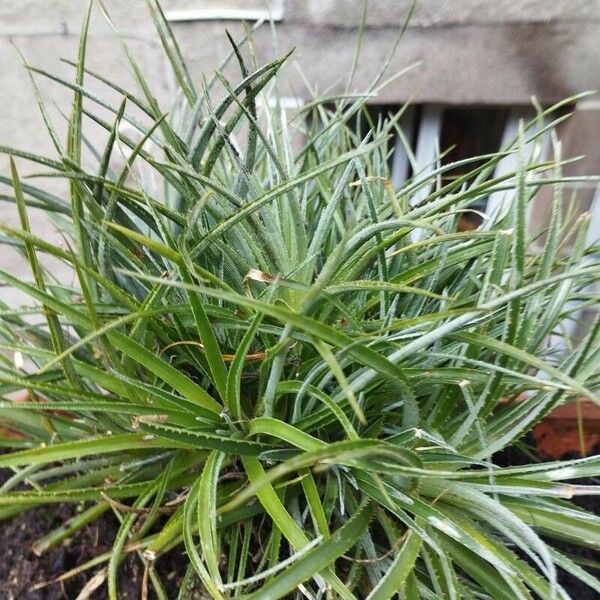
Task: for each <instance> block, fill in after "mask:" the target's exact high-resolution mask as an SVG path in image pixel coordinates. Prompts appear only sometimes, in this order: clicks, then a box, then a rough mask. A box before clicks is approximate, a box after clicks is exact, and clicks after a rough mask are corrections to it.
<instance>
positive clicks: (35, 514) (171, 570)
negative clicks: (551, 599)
mask: <svg viewBox="0 0 600 600" xmlns="http://www.w3.org/2000/svg"><path fill="white" fill-rule="evenodd" d="M597 450H598V449H597ZM494 459H495V462H497V463H498V464H504V465H518V464H524V463H528V462H530V461H531V459H530V458H529V457H527V455H526V454H525V453H524V452H522V451H521V450H519V449H517V448H511V449H508V450H505V451H503V452H502V453H500V454H499V455H497V456H495V457H494ZM3 475H5V473H2V471H1V470H0V483H1V482H2V481H3V480H4V479H5V477H3ZM581 483H592V482H591V481H589V482H584V481H581ZM594 483H597V481H594ZM595 500H597V498H594V497H583V498H575V499H574V501H575V502H577V503H578V504H580V505H581V506H583V507H585V508H586V509H588V510H590V511H593V512H597V513H598V512H599V508H600V507H599V506H598V505H597V502H595ZM76 510H77V507H76V506H74V505H70V504H57V505H48V506H45V507H41V508H37V509H33V510H28V511H26V512H24V513H23V514H21V515H18V516H16V517H13V518H12V519H9V520H7V521H0V600H60V599H64V600H75V599H76V598H77V596H78V594H79V592H80V591H81V590H82V588H83V587H84V586H85V584H86V583H87V582H88V581H89V580H90V579H91V578H92V577H93V576H94V575H95V574H96V573H98V571H99V570H101V569H102V567H103V566H105V563H103V564H102V565H99V566H96V567H94V568H92V569H89V570H87V571H84V572H82V573H79V574H77V575H75V576H74V577H71V578H69V579H67V580H65V581H62V582H59V583H53V584H50V585H48V586H45V587H43V588H41V589H35V590H34V589H32V588H33V587H34V586H35V585H36V584H39V583H43V582H49V581H52V580H54V579H55V578H57V577H59V576H60V575H62V574H63V573H65V572H66V571H69V570H70V569H74V568H76V567H78V566H80V565H82V564H84V563H85V562H87V561H89V560H91V559H92V558H95V557H96V556H98V555H100V554H103V553H105V552H108V551H109V550H110V548H111V544H112V541H113V539H114V537H115V535H116V533H117V529H118V521H117V519H116V518H115V517H114V515H113V514H112V513H110V512H107V513H105V514H104V515H103V516H102V517H100V518H99V519H98V520H96V521H95V522H93V523H91V524H90V525H88V526H87V527H85V528H83V529H82V530H81V531H79V532H78V533H77V534H76V535H74V536H72V537H71V538H70V539H67V540H65V541H64V542H63V543H62V544H60V545H58V546H56V547H54V548H52V549H50V550H48V551H47V552H45V553H43V554H42V555H41V556H36V555H35V554H34V553H33V551H32V545H33V543H34V542H35V541H36V540H37V539H38V538H40V537H41V536H43V535H44V534H46V533H48V532H49V531H51V530H52V529H54V528H56V527H58V526H60V525H61V524H63V523H64V522H65V521H66V520H67V519H69V518H70V517H72V516H73V515H74V514H75V511H76ZM552 544H553V545H554V546H555V547H557V548H558V549H560V550H562V551H563V552H565V553H566V554H568V555H571V556H580V557H584V558H589V559H592V560H597V556H596V553H595V552H594V551H592V550H586V549H582V548H580V547H575V546H572V545H570V544H568V543H564V542H557V541H556V540H552ZM183 553H184V549H183V547H181V548H177V549H175V550H173V551H171V552H170V553H169V554H168V555H167V556H165V557H163V558H161V559H159V560H158V562H157V564H156V570H157V573H158V574H159V576H160V578H161V580H162V582H163V584H164V585H165V587H166V591H167V595H168V597H169V598H177V595H178V591H179V587H180V585H181V581H182V577H183V574H184V571H185V566H186V565H187V559H185V558H184V557H183ZM595 575H599V573H595ZM143 578H144V567H143V565H142V562H141V560H140V559H139V558H138V556H137V555H136V554H134V553H132V554H129V555H128V556H127V558H126V559H125V560H124V561H123V563H122V565H121V568H120V571H119V599H120V600H134V599H135V600H138V599H139V598H140V597H141V593H142V587H143ZM559 579H560V583H561V584H562V585H563V586H564V587H565V589H566V590H567V591H568V593H569V594H570V595H571V597H572V598H576V599H577V600H596V598H597V595H596V593H595V592H594V591H593V590H591V589H590V588H589V587H587V586H586V585H584V584H583V583H581V582H580V581H578V580H577V579H575V578H573V577H571V576H570V575H569V574H568V573H563V572H561V573H560V576H559ZM148 592H149V593H148V599H149V600H151V599H152V598H154V595H153V590H152V586H151V585H148ZM90 598H91V599H93V600H104V599H106V598H107V593H106V583H105V582H104V583H103V584H102V585H101V586H100V587H99V588H98V589H97V590H96V591H94V592H93V593H92V595H91V596H90ZM198 598H201V596H200V595H199V596H198Z"/></svg>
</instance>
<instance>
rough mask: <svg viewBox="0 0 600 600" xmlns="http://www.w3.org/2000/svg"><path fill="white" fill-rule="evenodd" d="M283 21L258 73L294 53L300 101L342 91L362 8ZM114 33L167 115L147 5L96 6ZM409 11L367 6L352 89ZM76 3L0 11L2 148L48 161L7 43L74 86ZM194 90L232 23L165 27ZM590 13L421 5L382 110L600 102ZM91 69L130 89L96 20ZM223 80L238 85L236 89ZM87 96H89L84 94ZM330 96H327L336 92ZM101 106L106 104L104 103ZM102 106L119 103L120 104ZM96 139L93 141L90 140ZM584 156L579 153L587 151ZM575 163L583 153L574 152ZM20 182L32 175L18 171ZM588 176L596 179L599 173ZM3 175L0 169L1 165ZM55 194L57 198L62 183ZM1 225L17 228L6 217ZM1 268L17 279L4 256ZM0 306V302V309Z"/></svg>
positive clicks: (67, 0)
mask: <svg viewBox="0 0 600 600" xmlns="http://www.w3.org/2000/svg"><path fill="white" fill-rule="evenodd" d="M273 1H274V3H275V4H274V5H273V6H274V8H276V9H277V10H278V11H280V12H281V15H280V16H282V17H283V18H282V19H281V21H279V22H278V23H277V25H276V32H277V40H278V41H277V44H278V46H279V50H278V51H276V50H274V49H273V45H274V43H273V38H272V33H271V31H270V30H269V27H267V26H263V28H262V29H261V30H259V31H258V32H257V34H256V36H255V40H256V42H255V45H256V51H257V54H258V56H259V59H260V60H262V61H265V60H268V59H269V58H270V57H272V56H273V55H275V54H277V53H283V52H285V51H287V50H289V49H290V48H292V47H295V48H296V50H295V52H294V54H293V56H292V58H291V59H290V64H289V65H288V67H287V69H286V70H285V71H284V73H285V78H286V81H287V84H288V89H289V93H290V94H292V95H298V96H305V95H306V90H305V87H304V83H303V81H302V78H301V76H300V75H299V71H302V72H303V73H304V74H305V75H306V77H307V79H308V80H309V81H311V83H312V84H313V85H314V86H315V87H317V88H319V89H320V90H325V89H331V91H336V89H343V86H344V84H345V81H346V77H347V73H348V70H349V68H350V65H351V63H352V57H353V52H354V48H355V44H356V39H357V25H358V23H359V22H360V18H361V13H362V0H273ZM104 3H105V5H106V7H107V8H108V11H109V12H110V14H111V16H112V18H113V20H114V22H115V24H116V26H117V27H118V28H119V29H120V31H121V32H122V35H123V38H124V39H125V40H126V41H127V43H128V44H129V45H130V47H131V49H132V51H133V53H134V54H135V56H136V57H137V59H138V60H139V63H140V66H141V67H142V69H143V70H144V73H145V74H146V76H147V78H148V81H149V82H150V83H151V85H152V86H153V90H154V93H155V95H156V96H157V98H158V99H159V100H160V101H161V102H163V103H164V106H165V109H167V108H168V106H169V103H170V98H171V97H172V93H173V86H172V75H171V74H170V71H169V68H168V67H167V64H166V61H165V58H164V56H163V53H162V50H161V49H160V47H159V44H158V41H157V37H156V35H155V32H154V28H153V25H152V23H151V20H150V18H149V16H148V12H147V9H146V6H145V2H144V0H104ZM163 4H164V8H165V10H180V11H181V10H196V9H200V11H204V14H205V16H206V11H208V10H212V11H214V10H217V11H219V10H221V9H227V10H237V9H239V8H242V9H248V8H250V9H254V8H260V7H261V6H263V5H264V4H263V2H262V0H251V1H250V2H248V1H246V0H164V2H163ZM410 4H411V2H409V1H408V0H371V1H370V4H369V12H368V16H367V22H366V24H367V27H366V31H365V35H364V42H363V48H362V51H361V60H360V63H359V65H358V69H357V73H356V77H355V82H356V85H355V87H356V88H357V89H364V88H365V87H366V86H367V85H368V83H369V82H370V81H372V78H373V77H374V75H375V73H376V72H377V71H378V69H379V66H380V65H381V64H382V62H383V60H384V58H385V56H386V55H387V53H388V52H389V50H390V48H391V47H392V45H393V43H394V41H395V39H396V38H397V36H398V32H399V30H400V28H401V26H402V24H403V23H404V21H405V18H406V15H407V12H408V8H409V6H410ZM86 5H87V2H85V1H83V0H18V1H15V0H0V106H1V110H0V144H2V145H8V146H18V147H20V148H24V149H27V150H35V151H36V152H41V153H48V154H51V153H52V145H51V143H50V140H49V138H48V136H47V134H46V132H45V130H44V127H43V124H42V120H41V118H40V114H39V111H38V110H37V108H36V106H35V96H34V93H33V91H32V87H31V84H30V81H29V76H28V74H27V71H26V70H25V69H24V68H23V65H22V61H21V58H20V57H19V55H18V53H17V52H16V50H15V49H14V48H13V46H12V45H11V42H13V43H14V44H15V45H16V46H17V47H18V48H19V49H20V50H21V51H22V52H23V54H24V56H25V59H26V60H27V62H29V63H30V64H33V65H36V66H38V67H40V68H42V69H47V70H49V71H51V72H53V73H57V74H59V75H60V76H64V77H67V78H71V77H72V74H73V68H72V67H70V66H69V65H66V64H64V63H61V62H60V60H59V59H60V57H67V58H70V59H74V58H75V56H76V53H77V44H78V31H79V28H80V24H81V20H82V17H83V13H84V11H85V8H86ZM173 27H174V29H175V31H176V33H177V35H178V37H179V39H180V41H181V46H182V49H183V52H184V54H185V56H186V57H187V58H188V60H189V63H190V66H191V69H192V72H193V74H194V76H195V77H197V78H200V77H201V76H202V74H203V73H210V72H211V71H212V70H213V69H214V68H215V67H216V66H217V65H218V64H219V63H220V61H221V60H222V57H223V56H224V55H225V54H226V52H228V51H229V46H228V42H227V39H226V37H225V35H224V29H225V28H226V27H227V28H228V29H229V30H230V31H231V32H232V34H233V35H234V37H236V36H237V37H239V36H241V35H242V32H243V26H242V24H241V23H240V22H239V21H222V20H217V21H215V20H205V19H203V20H188V21H181V22H177V23H174V25H173ZM599 39H600V0H518V1H515V0H420V1H419V2H418V3H417V7H416V10H415V13H414V15H413V19H412V20H411V22H410V25H409V27H408V29H407V31H406V34H405V36H404V39H403V40H402V41H401V43H400V46H399V49H398V51H397V53H396V55H395V57H394V59H393V60H392V63H391V65H390V69H389V72H390V73H394V72H397V71H399V70H401V69H403V68H405V67H407V66H408V65H412V64H417V63H418V66H415V67H414V68H412V69H411V70H410V71H409V72H407V73H406V74H404V75H403V76H402V77H400V78H398V79H395V80H394V81H393V82H391V83H390V84H389V85H388V86H387V87H386V88H385V90H383V92H382V94H381V100H382V101H384V102H394V103H397V102H402V101H405V100H408V99H412V100H413V101H414V102H443V103H446V104H452V103H458V104H473V103H491V104H511V105H514V104H525V103H528V102H529V99H530V97H531V95H534V94H535V95H536V96H537V97H538V98H539V99H540V100H541V101H542V102H550V101H553V100H557V99H560V98H563V97H565V96H568V95H570V94H573V93H576V92H579V91H582V90H586V89H600V44H598V40H599ZM88 55H89V61H88V65H89V66H90V68H92V69H97V70H99V71H101V72H102V73H104V74H107V75H108V76H110V77H111V78H114V79H115V80H116V81H117V82H118V83H121V84H124V85H126V86H130V85H131V83H132V76H131V73H130V71H129V69H128V66H127V64H126V61H125V59H124V57H123V54H122V52H121V50H120V48H119V42H118V41H117V40H116V39H115V37H114V35H113V33H112V32H111V29H110V27H109V25H108V24H107V23H106V21H105V19H104V18H103V17H102V15H100V14H99V11H98V10H97V9H95V10H94V17H93V22H92V26H91V33H90V42H89V52H88ZM232 77H237V75H233V74H232ZM36 80H37V82H38V85H39V88H40V91H41V94H42V96H43V97H44V98H45V100H46V101H47V103H48V106H49V110H50V111H51V113H52V115H53V117H54V119H55V124H56V127H57V129H58V131H59V133H61V134H63V135H64V132H65V120H64V118H63V116H61V114H60V112H59V111H58V110H57V109H56V108H55V107H56V106H58V107H60V108H61V109H62V110H63V111H67V112H68V110H69V107H70V101H71V92H70V91H68V90H67V89H65V88H62V87H61V86H59V85H57V84H56V83H54V82H52V81H50V80H48V79H46V78H44V77H39V76H37V77H36ZM89 86H90V89H92V90H99V89H100V88H99V86H98V85H96V84H95V83H94V82H89ZM332 86H333V87H332ZM103 93H105V90H104V91H103ZM108 97H109V98H110V99H113V100H115V101H117V99H116V95H113V96H112V97H111V96H110V94H109V96H108ZM96 135H100V133H99V132H94V131H92V133H91V136H92V138H94V137H95V136H96ZM584 150H585V149H584ZM577 151H578V152H580V151H581V149H578V150H577ZM20 167H21V168H22V170H23V171H24V172H28V170H29V172H30V171H31V166H30V165H26V164H25V163H22V162H21V163H20ZM595 170H597V169H595ZM0 171H1V172H2V173H6V172H7V162H6V158H5V157H4V156H0ZM49 185H50V186H51V187H53V188H54V189H56V190H57V191H62V190H63V189H64V188H63V187H62V184H61V182H59V181H51V182H50V183H49ZM0 218H2V219H3V220H9V221H14V220H15V215H14V212H13V211H12V209H11V208H10V206H9V205H7V204H5V203H2V204H0ZM33 223H34V227H35V228H36V229H37V231H38V232H40V233H42V234H43V235H45V236H46V237H48V238H49V239H52V240H53V241H55V242H56V243H61V238H60V235H59V234H58V233H57V232H55V231H54V230H53V229H51V228H50V227H49V226H48V224H47V222H46V221H45V220H43V219H41V218H39V217H37V216H35V215H34V218H33ZM3 252H4V253H3V254H2V255H1V256H0V267H1V268H11V269H13V270H14V269H17V270H19V269H23V268H24V267H23V266H22V263H21V262H18V261H16V259H15V256H14V255H13V254H11V253H9V252H6V251H3ZM3 294H5V292H3V291H2V290H0V297H1V296H2V295H3Z"/></svg>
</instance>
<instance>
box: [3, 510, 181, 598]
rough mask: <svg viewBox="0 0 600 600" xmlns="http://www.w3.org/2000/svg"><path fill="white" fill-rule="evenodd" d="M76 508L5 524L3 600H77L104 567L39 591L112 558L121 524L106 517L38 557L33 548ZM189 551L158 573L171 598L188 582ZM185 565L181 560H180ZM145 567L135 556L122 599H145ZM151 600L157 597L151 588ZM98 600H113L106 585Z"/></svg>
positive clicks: (32, 513) (123, 575)
mask: <svg viewBox="0 0 600 600" xmlns="http://www.w3.org/2000/svg"><path fill="white" fill-rule="evenodd" d="M73 514H74V507H73V505H67V504H58V505H49V506H47V507H43V508H37V509H33V510H29V511H26V512H25V513H23V514H22V515H19V516H17V517H14V518H12V519H9V520H8V521H4V522H0V599H1V600H59V599H61V598H62V599H65V600H75V598H77V596H78V594H79V592H80V591H81V589H82V588H83V587H84V585H85V584H86V583H87V582H88V581H89V580H90V579H91V577H93V576H94V575H95V574H96V573H97V572H98V571H99V570H101V569H102V567H103V566H105V564H106V563H103V564H102V565H99V566H96V567H94V568H91V569H89V570H87V571H84V572H83V573H80V574H78V575H75V576H74V577H71V578H69V579H67V580H65V581H63V582H60V583H55V584H51V585H49V586H47V587H44V588H42V589H38V590H33V589H32V587H33V586H35V584H37V583H42V582H46V581H51V580H53V579H55V578H56V577H59V576H60V575H62V574H63V573H65V572H66V571H69V570H70V569H73V568H76V567H78V566H79V565H82V564H84V563H85V562H87V561H89V560H91V559H92V558H94V557H96V556H98V555H100V554H103V553H105V552H108V551H109V550H110V547H111V543H112V540H113V539H114V536H115V535H116V533H117V529H118V521H117V520H116V518H115V517H114V516H113V515H112V514H110V513H105V514H104V515H103V516H102V517H100V518H99V519H98V520H97V521H95V522H94V523H92V524H90V525H89V526H87V527H85V528H84V529H82V530H81V531H80V532H78V533H77V534H76V535H74V536H73V537H72V538H70V539H68V540H66V541H65V542H63V543H62V544H60V545H58V546H56V547H54V548H52V549H50V550H48V551H46V552H45V553H43V554H42V555H41V556H36V555H35V554H34V553H33V551H32V549H31V547H32V544H33V543H34V542H35V541H36V540H37V539H38V538H39V537H41V536H42V535H44V534H45V533H48V532H49V531H51V530H52V529H54V528H56V527H58V526H59V525H61V524H62V523H63V522H64V521H66V520H67V519H68V518H69V517H71V516H73ZM182 553H183V548H181V549H176V550H174V551H172V552H171V553H169V554H168V555H167V556H165V557H164V558H163V559H160V560H159V561H158V562H157V572H158V573H159V575H160V576H161V580H162V582H163V584H164V585H165V587H166V588H167V593H168V597H169V598H176V597H177V593H178V590H179V587H180V584H181V578H182V577H183V569H182V565H185V564H187V561H186V560H183V558H182ZM178 559H179V560H178ZM143 576H144V567H143V565H142V562H141V560H140V559H139V558H138V556H137V555H135V554H129V555H128V556H127V558H126V559H125V560H124V561H123V563H122V565H121V568H120V571H119V598H120V599H122V600H134V599H135V600H138V599H139V598H140V597H141V590H142V582H143ZM148 588H149V593H148V598H149V599H151V598H153V597H154V595H153V592H152V585H151V584H149V585H148ZM90 597H91V598H93V599H94V600H96V599H98V600H103V599H105V598H107V594H106V583H103V584H102V585H101V586H100V587H99V588H98V589H97V590H96V591H95V592H93V594H92V595H91V596H90Z"/></svg>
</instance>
